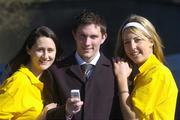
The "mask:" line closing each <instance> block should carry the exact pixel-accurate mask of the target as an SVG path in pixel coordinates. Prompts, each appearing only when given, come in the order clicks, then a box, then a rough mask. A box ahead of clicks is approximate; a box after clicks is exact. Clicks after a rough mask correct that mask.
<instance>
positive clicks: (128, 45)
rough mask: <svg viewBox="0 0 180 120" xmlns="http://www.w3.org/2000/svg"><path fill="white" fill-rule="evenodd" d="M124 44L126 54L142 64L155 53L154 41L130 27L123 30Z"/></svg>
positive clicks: (137, 63)
mask: <svg viewBox="0 0 180 120" xmlns="http://www.w3.org/2000/svg"><path fill="white" fill-rule="evenodd" d="M123 45H124V49H125V53H126V55H127V56H128V57H129V58H130V59H131V60H132V61H133V62H134V63H135V64H136V65H138V66H141V65H142V64H143V63H144V62H145V61H146V60H147V59H148V57H149V56H150V55H151V54H152V53H153V43H152V42H151V41H150V40H149V39H148V38H147V37H143V38H142V37H140V36H138V35H136V34H134V33H132V32H131V31H129V30H128V29H126V30H125V31H124V32H123Z"/></svg>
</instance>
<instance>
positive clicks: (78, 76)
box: [47, 53, 121, 120]
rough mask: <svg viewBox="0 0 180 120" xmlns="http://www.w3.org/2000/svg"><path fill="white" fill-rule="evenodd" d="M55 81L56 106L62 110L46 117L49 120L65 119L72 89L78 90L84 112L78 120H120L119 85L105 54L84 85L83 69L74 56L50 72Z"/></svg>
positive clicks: (79, 115)
mask: <svg viewBox="0 0 180 120" xmlns="http://www.w3.org/2000/svg"><path fill="white" fill-rule="evenodd" d="M51 72H52V75H53V78H54V80H53V81H51V84H53V89H54V90H55V91H54V92H56V93H55V94H56V96H54V98H55V99H56V102H57V103H59V104H60V106H59V107H58V108H56V109H53V110H50V111H48V113H47V119H48V120H57V119H65V107H64V105H65V102H66V100H67V98H68V97H70V90H71V89H79V90H80V93H81V100H82V101H83V102H84V105H83V107H82V110H81V111H80V112H79V113H77V114H76V115H74V117H73V119H75V120H109V119H121V112H120V107H119V100H118V94H117V91H118V90H117V84H116V80H115V77H114V73H113V70H112V63H111V61H110V60H109V59H107V58H106V57H105V56H104V55H103V54H102V53H101V56H100V59H99V60H98V62H97V64H96V66H95V69H94V72H93V76H92V78H91V79H90V80H88V81H87V82H85V81H84V78H83V73H82V71H81V68H80V65H78V64H77V61H76V59H75V56H74V54H73V55H71V56H69V57H67V58H65V59H64V60H62V61H60V62H58V63H57V64H56V65H55V66H53V67H52V68H51ZM53 94H54V93H53ZM55 94H54V95H55Z"/></svg>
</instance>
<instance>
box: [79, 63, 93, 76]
mask: <svg viewBox="0 0 180 120" xmlns="http://www.w3.org/2000/svg"><path fill="white" fill-rule="evenodd" d="M81 69H82V72H83V74H84V76H85V78H86V80H89V78H90V76H91V73H92V71H93V65H92V64H83V65H81Z"/></svg>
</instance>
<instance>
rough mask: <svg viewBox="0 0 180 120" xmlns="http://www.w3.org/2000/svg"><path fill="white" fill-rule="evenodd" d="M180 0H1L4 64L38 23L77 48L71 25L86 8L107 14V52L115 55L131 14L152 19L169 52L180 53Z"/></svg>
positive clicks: (66, 45)
mask: <svg viewBox="0 0 180 120" xmlns="http://www.w3.org/2000/svg"><path fill="white" fill-rule="evenodd" d="M179 1H180V0H146V1H143V0H0V64H5V63H7V62H8V61H9V60H10V58H12V56H14V55H15V54H16V52H17V51H18V50H19V49H20V47H21V46H22V44H23V42H24V40H25V39H26V37H27V35H28V34H29V32H30V31H31V30H32V29H33V28H34V27H37V26H40V25H46V26H48V27H50V28H51V29H53V30H54V31H55V32H56V33H57V35H58V37H59V39H60V41H61V43H62V44H63V48H64V49H65V53H64V55H65V56H66V55H68V54H69V53H71V52H72V51H73V50H74V45H73V43H74V41H73V40H72V35H71V24H72V22H73V19H74V16H75V15H76V14H77V13H79V12H80V11H81V10H82V9H92V10H95V11H97V12H98V13H99V14H101V15H103V16H104V17H105V18H106V20H107V24H108V39H107V41H106V43H105V44H104V45H103V49H102V50H103V51H104V52H105V54H106V55H107V56H109V57H111V56H113V50H114V46H115V40H116V34H117V31H118V28H119V26H120V25H121V24H122V22H123V20H124V19H125V18H126V17H127V16H128V15H130V14H139V15H142V16H144V17H146V18H148V19H149V20H150V21H151V22H152V23H153V24H154V25H155V27H156V29H157V31H158V33H159V34H160V36H161V37H162V39H163V43H164V44H165V49H164V51H165V54H166V55H170V54H176V53H180V47H179V44H177V43H180V42H179V41H180V24H179V20H180V14H179V13H180V2H179Z"/></svg>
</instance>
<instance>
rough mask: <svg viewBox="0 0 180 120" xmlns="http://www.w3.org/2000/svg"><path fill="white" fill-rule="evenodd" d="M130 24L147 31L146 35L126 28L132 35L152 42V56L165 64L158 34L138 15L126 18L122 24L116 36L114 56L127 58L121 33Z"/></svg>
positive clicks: (134, 28) (140, 31) (149, 23)
mask: <svg viewBox="0 0 180 120" xmlns="http://www.w3.org/2000/svg"><path fill="white" fill-rule="evenodd" d="M130 22H137V23H139V24H141V25H142V26H143V27H144V28H145V29H146V30H147V31H148V34H147V33H146V32H145V31H143V30H141V29H138V28H136V27H128V28H126V29H128V30H130V31H131V32H133V33H134V34H137V35H139V36H141V37H142V38H144V37H146V39H147V38H148V39H149V40H151V41H152V42H153V54H154V55H155V56H156V57H157V58H158V59H159V61H161V62H162V63H164V62H165V60H164V53H163V50H162V48H163V47H164V46H163V44H162V41H161V38H160V37H159V35H158V33H157V32H156V29H155V27H154V26H153V25H152V23H151V22H150V21H148V20H147V19H146V18H144V17H142V16H139V15H131V16H130V17H128V18H127V20H126V21H125V22H124V24H123V25H122V26H121V28H120V29H119V31H118V36H117V42H116V48H115V55H116V56H119V57H122V58H128V57H127V56H126V53H125V50H124V45H123V39H122V36H123V32H124V27H125V26H126V25H127V24H128V23H130Z"/></svg>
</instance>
